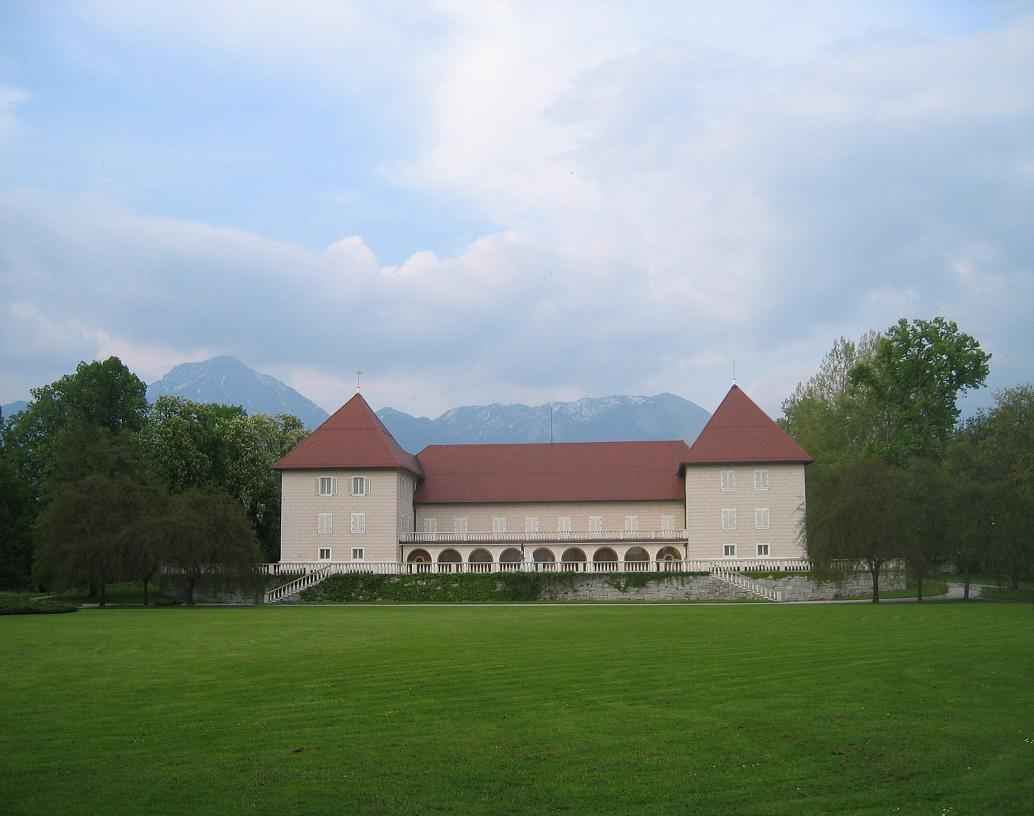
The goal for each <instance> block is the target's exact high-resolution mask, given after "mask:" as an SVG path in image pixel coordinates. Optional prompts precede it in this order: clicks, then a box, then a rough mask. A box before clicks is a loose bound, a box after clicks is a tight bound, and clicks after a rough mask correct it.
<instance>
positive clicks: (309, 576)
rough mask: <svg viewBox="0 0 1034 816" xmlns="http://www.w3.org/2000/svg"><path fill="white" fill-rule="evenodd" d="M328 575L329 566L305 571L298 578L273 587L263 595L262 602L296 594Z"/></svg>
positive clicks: (278, 599) (280, 599) (270, 601)
mask: <svg viewBox="0 0 1034 816" xmlns="http://www.w3.org/2000/svg"><path fill="white" fill-rule="evenodd" d="M329 575H330V567H329V566H326V567H323V569H318V570H314V571H313V572H307V573H305V574H304V575H303V576H301V577H300V578H295V579H294V580H293V581H291V582H289V583H286V584H282V585H281V586H278V587H273V589H271V590H269V592H267V593H266V594H265V596H263V598H262V601H263V603H267V604H268V603H276V602H277V601H282V600H284V598H289V597H290V596H292V595H297V594H298V593H299V592H301V591H302V590H303V589H308V588H309V587H311V586H315V585H316V584H318V583H319V582H320V581H322V580H323V579H325V578H327V577H328V576H329Z"/></svg>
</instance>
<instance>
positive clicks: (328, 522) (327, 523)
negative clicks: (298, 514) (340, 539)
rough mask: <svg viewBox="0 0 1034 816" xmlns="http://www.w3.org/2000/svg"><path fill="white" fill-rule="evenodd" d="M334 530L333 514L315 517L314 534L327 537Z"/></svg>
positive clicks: (320, 514)
mask: <svg viewBox="0 0 1034 816" xmlns="http://www.w3.org/2000/svg"><path fill="white" fill-rule="evenodd" d="M333 530H334V514H333V513H319V514H317V516H316V532H317V533H319V534H320V535H329V534H330V533H332V532H333Z"/></svg>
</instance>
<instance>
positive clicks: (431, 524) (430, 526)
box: [424, 518, 438, 533]
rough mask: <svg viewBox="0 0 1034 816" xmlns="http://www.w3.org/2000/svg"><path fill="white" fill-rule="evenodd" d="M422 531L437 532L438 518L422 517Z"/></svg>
mask: <svg viewBox="0 0 1034 816" xmlns="http://www.w3.org/2000/svg"><path fill="white" fill-rule="evenodd" d="M424 532H425V533H437V532H438V519H436V518H425V519H424Z"/></svg>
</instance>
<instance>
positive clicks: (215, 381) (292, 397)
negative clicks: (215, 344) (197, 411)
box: [147, 357, 327, 429]
mask: <svg viewBox="0 0 1034 816" xmlns="http://www.w3.org/2000/svg"><path fill="white" fill-rule="evenodd" d="M164 396H170V397H183V398H184V399H189V400H194V401H195V402H218V403H221V404H223V405H240V406H243V408H244V410H246V411H247V412H248V413H249V414H270V415H276V414H293V415H294V416H296V417H298V419H300V420H301V421H302V422H303V423H304V424H305V427H306V428H309V429H312V428H315V427H316V426H317V425H319V424H320V423H321V422H323V420H325V419H326V418H327V412H326V411H324V410H323V409H322V408H320V407H319V406H318V405H317V404H316V403H314V402H313V401H312V400H310V399H307V398H306V397H303V396H302V395H301V394H299V393H298V392H297V391H295V390H294V389H293V388H291V386H289V385H287V384H286V383H282V382H280V380H278V379H277V378H276V377H271V376H269V375H268V374H260V373H259V372H257V371H255V370H254V369H251V368H248V367H247V366H246V365H244V363H242V362H241V361H240V360H238V359H236V358H235V357H213V358H212V359H210V360H204V361H202V362H200V363H183V364H182V365H178V366H176V367H175V368H173V369H172V370H171V371H170V372H169V373H168V374H166V375H165V376H164V377H162V378H161V379H160V380H158V381H157V382H153V383H151V384H150V385H149V386H147V399H148V401H149V402H154V401H155V400H156V399H158V397H164Z"/></svg>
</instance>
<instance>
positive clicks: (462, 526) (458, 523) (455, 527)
mask: <svg viewBox="0 0 1034 816" xmlns="http://www.w3.org/2000/svg"><path fill="white" fill-rule="evenodd" d="M452 531H453V532H454V533H465V532H467V520H466V519H465V518H458V519H453V520H452Z"/></svg>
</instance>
